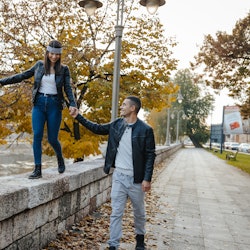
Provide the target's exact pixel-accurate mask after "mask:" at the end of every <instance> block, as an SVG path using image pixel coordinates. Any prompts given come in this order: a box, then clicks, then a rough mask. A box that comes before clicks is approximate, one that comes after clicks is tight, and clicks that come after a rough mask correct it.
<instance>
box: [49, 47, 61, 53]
mask: <svg viewBox="0 0 250 250" xmlns="http://www.w3.org/2000/svg"><path fill="white" fill-rule="evenodd" d="M47 51H49V52H50V53H54V54H62V48H53V47H51V46H48V47H47Z"/></svg>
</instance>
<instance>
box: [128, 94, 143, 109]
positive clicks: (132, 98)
mask: <svg viewBox="0 0 250 250" xmlns="http://www.w3.org/2000/svg"><path fill="white" fill-rule="evenodd" d="M126 99H128V100H130V101H131V103H132V105H135V111H136V113H138V112H139V111H140V109H141V100H140V99H139V98H138V97H136V96H128V97H126Z"/></svg>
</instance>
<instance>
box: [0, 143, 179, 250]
mask: <svg viewBox="0 0 250 250" xmlns="http://www.w3.org/2000/svg"><path fill="white" fill-rule="evenodd" d="M180 147H181V144H179V145H175V146H171V147H164V146H162V147H158V148H157V150H156V154H157V157H156V163H155V164H159V163H161V162H162V161H163V160H164V159H166V158H167V157H168V156H169V155H171V154H173V153H174V152H175V151H177V150H178V149H179V148H180ZM103 165H104V159H103V158H100V159H97V160H94V161H91V162H79V163H74V164H72V165H69V166H67V167H66V172H65V173H64V174H61V175H60V174H58V172H57V168H53V169H45V170H43V178H41V179H37V180H30V179H28V178H27V176H28V174H20V175H15V176H6V177H0V202H1V207H0V232H1V234H0V249H5V250H14V249H19V250H27V249H29V250H33V249H34V250H38V249H42V248H44V247H45V246H47V245H48V243H49V242H50V241H51V240H54V239H55V238H56V236H57V234H58V233H60V232H62V231H63V230H65V229H66V228H68V227H69V226H70V225H72V224H74V223H76V222H78V221H79V220H80V219H81V218H82V217H84V216H85V215H87V214H89V213H91V212H93V211H94V210H95V209H96V208H97V207H99V206H101V205H102V204H103V203H105V202H106V201H108V200H109V199H110V191H111V176H112V171H111V173H110V174H109V175H106V174H105V173H104V172H103Z"/></svg>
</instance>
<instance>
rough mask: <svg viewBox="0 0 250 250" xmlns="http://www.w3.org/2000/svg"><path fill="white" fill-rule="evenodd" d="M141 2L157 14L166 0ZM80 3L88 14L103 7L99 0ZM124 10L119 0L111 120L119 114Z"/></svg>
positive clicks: (121, 0) (141, 0) (145, 0)
mask: <svg viewBox="0 0 250 250" xmlns="http://www.w3.org/2000/svg"><path fill="white" fill-rule="evenodd" d="M140 4H141V5H142V6H145V7H146V8H147V10H148V12H149V14H155V12H156V11H157V9H158V7H159V6H162V5H164V4H165V0H140ZM79 5H80V6H81V7H83V8H84V9H85V11H86V13H87V14H88V15H93V14H94V13H95V10H96V9H97V8H100V7H102V5H103V4H102V3H101V2H100V1H99V0H82V1H80V2H79ZM123 12H124V0H117V20H116V25H115V57H114V76H113V87H112V113H111V121H114V120H115V119H116V118H117V116H118V102H119V89H120V67H121V43H122V32H123V28H124V26H123Z"/></svg>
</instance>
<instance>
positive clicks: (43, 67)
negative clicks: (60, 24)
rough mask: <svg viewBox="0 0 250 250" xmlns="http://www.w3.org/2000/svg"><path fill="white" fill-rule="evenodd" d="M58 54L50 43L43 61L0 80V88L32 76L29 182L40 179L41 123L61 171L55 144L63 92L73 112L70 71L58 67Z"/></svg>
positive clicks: (59, 47)
mask: <svg viewBox="0 0 250 250" xmlns="http://www.w3.org/2000/svg"><path fill="white" fill-rule="evenodd" d="M61 54H62V44H61V43H60V42H59V41H57V40H52V41H51V42H50V43H49V45H48V46H47V48H46V52H45V57H44V61H41V60H40V61H38V62H37V63H36V64H35V65H34V66H33V67H31V68H30V69H28V70H26V71H24V72H22V73H20V74H16V75H13V76H10V77H7V78H3V79H0V85H8V84H14V83H19V82H21V81H23V80H25V79H28V78H31V77H33V76H34V86H33V91H32V102H33V109H32V129H33V155H34V162H35V167H34V171H33V172H32V173H31V175H29V179H37V178H41V177H42V138H43V132H44V126H45V123H47V131H48V141H49V143H50V145H51V146H52V147H53V149H54V151H55V153H56V156H57V161H58V172H59V173H63V172H64V171H65V164H64V159H63V155H62V148H61V145H60V142H59V140H58V133H59V129H60V124H61V119H62V109H63V103H64V97H63V92H65V94H66V96H67V98H68V101H69V112H70V114H71V115H72V114H74V113H75V112H76V110H77V108H76V102H75V99H74V95H73V92H72V88H71V85H70V71H69V68H68V66H66V65H62V64H61Z"/></svg>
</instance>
